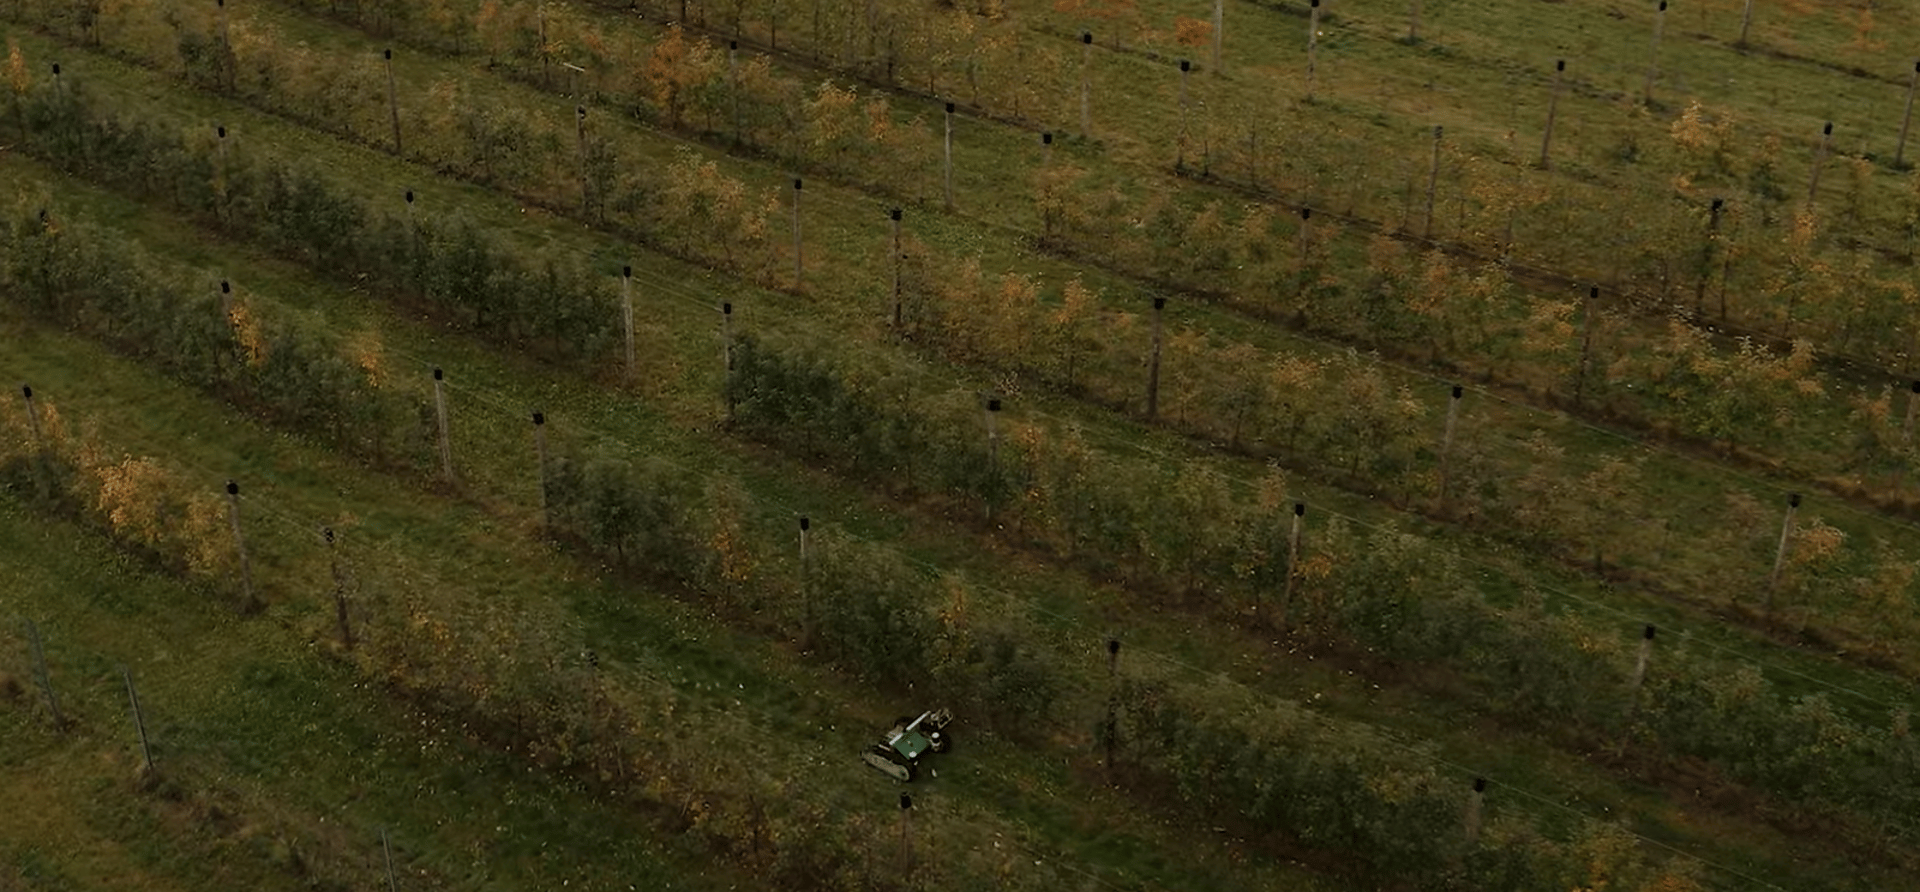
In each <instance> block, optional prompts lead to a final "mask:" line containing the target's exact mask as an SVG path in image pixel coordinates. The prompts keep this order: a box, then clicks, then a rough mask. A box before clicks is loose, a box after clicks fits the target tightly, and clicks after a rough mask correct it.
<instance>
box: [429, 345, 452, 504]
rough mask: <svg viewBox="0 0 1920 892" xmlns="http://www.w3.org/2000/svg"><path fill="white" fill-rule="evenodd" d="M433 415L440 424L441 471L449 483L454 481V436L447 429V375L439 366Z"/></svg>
mask: <svg viewBox="0 0 1920 892" xmlns="http://www.w3.org/2000/svg"><path fill="white" fill-rule="evenodd" d="M433 415H434V419H435V420H436V421H438V422H439V426H440V473H441V474H443V475H445V476H446V479H447V482H448V483H453V482H454V479H453V438H452V435H451V434H450V433H449V431H448V429H447V388H446V375H445V373H444V372H442V371H441V370H440V369H439V368H435V369H434V370H433Z"/></svg>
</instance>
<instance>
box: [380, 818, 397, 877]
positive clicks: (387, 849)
mask: <svg viewBox="0 0 1920 892" xmlns="http://www.w3.org/2000/svg"><path fill="white" fill-rule="evenodd" d="M380 851H381V853H382V854H383V855H384V856H385V860H386V862H387V892H398V890H399V887H398V886H396V885H395V884H394V881H393V844H392V843H391V842H389V841H388V840H387V828H385V827H382V828H380Z"/></svg>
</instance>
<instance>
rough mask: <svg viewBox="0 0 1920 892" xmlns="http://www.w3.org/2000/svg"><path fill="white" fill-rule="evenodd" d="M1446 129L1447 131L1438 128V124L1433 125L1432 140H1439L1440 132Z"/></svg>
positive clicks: (1440, 127)
mask: <svg viewBox="0 0 1920 892" xmlns="http://www.w3.org/2000/svg"><path fill="white" fill-rule="evenodd" d="M1446 129H1447V128H1445V127H1442V126H1440V125H1439V124H1435V125H1433V138H1434V139H1439V138H1440V133H1441V132H1442V131H1444V130H1446Z"/></svg>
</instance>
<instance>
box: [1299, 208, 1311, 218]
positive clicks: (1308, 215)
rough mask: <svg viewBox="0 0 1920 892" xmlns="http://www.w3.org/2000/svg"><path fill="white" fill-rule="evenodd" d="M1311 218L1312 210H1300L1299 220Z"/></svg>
mask: <svg viewBox="0 0 1920 892" xmlns="http://www.w3.org/2000/svg"><path fill="white" fill-rule="evenodd" d="M1312 217H1313V208H1301V209H1300V219H1302V220H1307V219H1311V218H1312Z"/></svg>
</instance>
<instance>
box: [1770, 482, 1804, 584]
mask: <svg viewBox="0 0 1920 892" xmlns="http://www.w3.org/2000/svg"><path fill="white" fill-rule="evenodd" d="M1798 507H1800V494H1799V493H1797V492H1794V493H1788V494H1787V518H1786V520H1784V521H1782V522H1781V524H1780V547H1779V548H1777V549H1775V550H1774V553H1773V572H1772V573H1769V574H1767V601H1766V609H1767V612H1768V613H1772V612H1773V590H1774V588H1775V586H1777V585H1778V584H1779V582H1780V570H1781V568H1783V567H1785V566H1786V563H1787V546H1788V545H1789V544H1791V542H1792V539H1793V510H1794V509H1795V508H1798Z"/></svg>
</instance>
